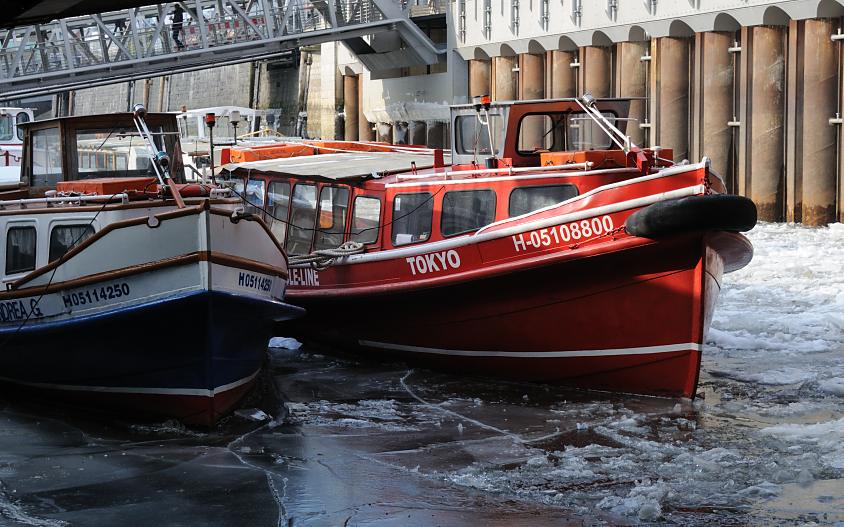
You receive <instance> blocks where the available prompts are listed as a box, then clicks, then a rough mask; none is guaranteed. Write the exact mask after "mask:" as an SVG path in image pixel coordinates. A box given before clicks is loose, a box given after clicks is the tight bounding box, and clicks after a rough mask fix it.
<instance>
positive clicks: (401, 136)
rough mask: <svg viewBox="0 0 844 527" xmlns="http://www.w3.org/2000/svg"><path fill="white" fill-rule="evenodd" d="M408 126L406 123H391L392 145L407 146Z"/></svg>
mask: <svg viewBox="0 0 844 527" xmlns="http://www.w3.org/2000/svg"><path fill="white" fill-rule="evenodd" d="M407 128H408V126H407V123H406V122H403V121H397V122H395V123H393V144H394V145H406V144H408V142H407V140H408V130H407Z"/></svg>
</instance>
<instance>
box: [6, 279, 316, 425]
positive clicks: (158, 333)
mask: <svg viewBox="0 0 844 527" xmlns="http://www.w3.org/2000/svg"><path fill="white" fill-rule="evenodd" d="M302 313H303V310H302V309H301V308H298V307H295V306H291V305H288V304H284V303H281V302H271V301H267V300H259V299H254V298H249V297H245V296H238V295H232V294H228V293H221V292H208V291H199V292H194V293H190V294H184V295H179V296H173V297H170V298H167V299H164V300H159V301H156V302H151V303H148V304H142V305H138V306H132V307H129V308H122V309H117V310H112V311H107V312H105V313H103V314H99V315H95V316H89V317H78V318H75V319H72V320H69V321H61V322H54V323H46V324H44V323H39V324H33V325H31V326H24V327H23V328H21V329H20V330H16V328H4V329H2V330H0V342H3V341H5V345H4V346H3V347H2V349H0V380H3V381H7V382H12V383H16V384H22V385H25V386H29V387H32V388H38V389H46V390H60V391H62V392H64V393H65V394H66V395H68V396H71V397H72V398H74V399H78V400H81V401H83V402H85V403H89V404H96V405H100V406H105V407H112V408H114V407H116V408H121V409H127V408H128V409H130V410H135V411H139V412H142V413H143V414H150V415H159V416H171V417H177V418H179V419H182V420H184V421H185V422H188V423H192V424H202V425H210V424H213V422H215V421H216V420H217V419H218V418H219V417H220V415H222V414H223V413H225V412H226V411H227V410H229V409H230V408H231V407H232V406H233V405H234V404H235V403H236V402H237V400H238V399H239V398H240V397H241V396H242V395H243V394H244V393H246V391H248V389H249V388H250V387H251V385H252V384H253V381H254V380H255V378H256V376H257V374H258V372H259V370H260V369H261V367H262V365H263V363H264V359H265V356H266V350H267V342H268V340H269V338H270V337H271V336H272V324H273V321H275V320H283V319H288V318H293V317H296V316H299V315H301V314H302Z"/></svg>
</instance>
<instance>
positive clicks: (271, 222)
mask: <svg viewBox="0 0 844 527" xmlns="http://www.w3.org/2000/svg"><path fill="white" fill-rule="evenodd" d="M267 182H268V183H269V184H268V185H267V219H266V220H265V221H266V222H267V225H268V226H269V227H270V231H271V232H272V233H273V236H275V237H276V239H277V240H278V241H279V243H281V246H282V247H284V244H285V243H286V241H287V232H288V230H290V198H291V196H292V195H293V193H292V192H291V191H292V190H293V184H292V181H291V180H275V181H274V180H272V179H268V180H267ZM274 185H287V197H286V198H285V201H286V202H287V203H286V208H287V213H286V214H285V215H284V218H278V217H276V216H275V211H276V206H277V205H275V204H274V203H270V193H272V192H273V191H272V190H271V189H272V187H273V186H274ZM270 212H272V215H271V214H270ZM276 223H278V224H280V225H284V233H283V234H282V236H281V237H279V235H278V233H277V232H276V229H275V225H276Z"/></svg>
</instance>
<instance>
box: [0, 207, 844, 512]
mask: <svg viewBox="0 0 844 527" xmlns="http://www.w3.org/2000/svg"><path fill="white" fill-rule="evenodd" d="M749 238H750V239H751V240H752V241H753V243H754V246H755V253H756V254H755V258H754V260H753V261H752V262H751V264H750V265H749V266H748V267H746V268H745V269H743V270H740V271H738V272H735V273H732V274H729V275H726V276H725V277H724V279H723V284H722V291H721V296H720V300H719V304H718V306H717V309H716V312H715V316H714V319H713V323H712V328H711V330H710V332H709V335H708V341H707V346H705V349H704V355H703V365H702V370H701V382H700V388H699V391H700V395H701V397H698V398H696V399H695V400H694V401H686V400H681V401H678V400H666V399H658V398H636V397H626V396H620V395H610V394H604V393H584V392H577V391H571V390H565V389H562V388H559V387H554V386H544V385H531V384H525V383H508V382H502V381H496V380H489V379H468V378H466V377H465V376H461V375H447V374H439V373H434V372H429V371H425V370H410V371H408V369H407V367H406V366H404V365H402V364H377V365H374V364H369V363H362V362H351V361H350V360H349V359H341V358H334V357H331V356H328V355H322V354H319V353H315V352H316V351H318V350H298V351H297V348H298V345H299V343H298V342H296V341H292V342H291V341H289V340H287V339H274V340H273V343H272V344H273V345H274V346H281V345H282V344H283V346H284V347H276V348H273V349H272V350H271V353H272V358H273V361H272V364H273V365H274V366H275V367H277V368H283V371H282V370H277V375H276V377H275V382H276V384H277V387H278V389H279V390H280V391H281V392H282V393H284V394H285V398H286V402H285V405H286V407H287V411H288V415H289V417H288V419H287V421H286V422H285V423H284V424H282V425H280V426H275V425H274V424H273V425H271V424H270V423H263V424H262V423H257V422H249V421H247V420H245V419H237V418H234V419H231V421H230V422H229V425H230V426H241V427H246V426H251V427H252V428H251V429H249V430H247V431H245V432H243V431H240V432H232V431H223V432H220V431H216V432H213V433H211V434H203V433H198V432H196V431H193V430H189V429H185V428H184V427H182V426H181V425H178V424H177V423H172V422H165V423H161V424H157V425H138V424H134V425H130V426H129V427H128V430H129V432H128V433H129V434H130V436H131V438H130V439H125V438H123V437H119V438H117V439H115V438H114V437H112V436H108V435H107V434H89V433H86V432H83V431H80V430H78V429H77V428H75V427H74V426H73V425H68V424H62V425H54V426H56V427H57V428H58V429H57V430H54V431H52V432H49V433H47V432H46V431H45V430H44V426H45V425H44V424H43V423H42V422H41V421H40V420H38V419H32V420H29V421H25V422H24V421H22V420H21V419H18V418H17V417H16V416H17V414H15V413H14V412H13V411H10V410H6V411H4V412H0V421H2V422H0V481H1V482H3V484H4V486H0V524H4V523H3V522H4V521H7V522H11V524H12V525H47V526H52V525H63V524H64V523H62V522H66V523H68V524H72V525H77V524H78V525H114V524H117V523H126V522H125V521H123V522H118V521H117V519H123V518H125V517H126V514H130V515H134V516H132V517H134V518H143V521H147V520H148V519H149V518H159V519H160V521H158V523H162V524H176V523H178V522H181V524H184V525H190V524H192V523H193V524H200V523H201V524H203V525H226V524H244V525H245V524H250V525H279V524H280V525H308V526H323V525H325V526H335V525H402V526H405V525H407V526H417V525H490V526H503V525H566V524H576V525H635V524H646V525H651V524H673V525H695V526H704V525H706V526H708V525H723V524H727V525H838V524H840V525H842V526H844V405H842V402H844V401H842V398H843V397H844V271H842V270H844V226H842V225H832V226H830V227H826V228H806V227H801V226H795V225H774V224H760V225H759V226H757V228H755V229H754V230H753V231H752V232H750V233H749ZM285 347H286V348H289V349H285ZM253 406H255V403H254V402H252V403H249V404H248V405H246V408H245V409H244V410H243V411H241V414H242V415H246V416H248V415H253V414H256V415H257V412H259V411H261V410H258V409H257V408H253ZM274 415H275V414H274ZM117 435H118V436H119V435H120V434H117ZM45 438H49V439H50V441H47V440H46V439H45ZM48 443H49V444H48ZM59 454H60V455H59ZM106 456H108V457H106ZM233 469H236V470H233ZM133 482H134V484H133ZM153 487H154V489H155V490H154V491H150V490H149V489H150V488H153ZM184 488H190V489H191V492H192V493H198V495H200V496H204V499H199V498H192V497H191V498H188V497H187V496H186V497H185V498H184V499H181V496H182V494H181V492H184ZM230 489H237V490H236V491H234V492H231V493H230ZM13 491H15V492H13ZM112 496H113V497H112ZM209 504H213V505H214V507H210V506H209ZM174 511H175V512H174ZM157 514H158V515H164V514H166V515H168V516H167V517H166V518H164V517H162V516H156V515H157ZM173 514H177V515H178V519H175V520H174V519H171V518H170V517H169V516H170V515H173ZM226 514H228V515H226ZM27 522H28V523H27ZM129 523H131V522H129ZM148 523H155V522H154V521H148Z"/></svg>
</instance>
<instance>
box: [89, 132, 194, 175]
mask: <svg viewBox="0 0 844 527" xmlns="http://www.w3.org/2000/svg"><path fill="white" fill-rule="evenodd" d="M150 133H151V134H152V137H153V142H154V143H155V144H156V148H158V149H160V150H163V149H164V148H163V146H164V141H163V139H162V138H163V137H164V136H163V135H162V134H163V133H164V129H163V128H162V127H161V126H158V127H154V126H151V127H150ZM75 153H76V160H77V161H76V163H77V167H78V171H77V172H78V173H77V176H76V179H89V178H100V177H156V171H155V167H154V166H153V161H152V153H151V152H150V148H149V145H148V144H147V142H146V141H145V140H144V139H141V138H140V137H139V136H138V133H137V132H136V131H135V130H133V129H128V128H123V127H115V128H100V129H85V130H78V131H77V132H76V152H75ZM171 153H172V152H171ZM85 156H87V157H88V161H87V163H86V164H83V162H82V161H81V159H82V158H83V157H85ZM118 156H123V157H125V158H126V165H125V166H122V167H121V168H120V169H118V166H117V162H116V160H117V157H118ZM175 166H176V161H175V160H173V159H171V171H172V170H173V168H174V167H175ZM171 176H172V177H173V178H174V179H175V180H177V181H178V179H179V175H178V174H176V173H171Z"/></svg>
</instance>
